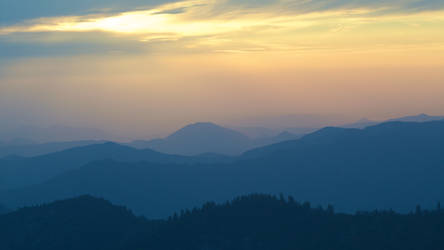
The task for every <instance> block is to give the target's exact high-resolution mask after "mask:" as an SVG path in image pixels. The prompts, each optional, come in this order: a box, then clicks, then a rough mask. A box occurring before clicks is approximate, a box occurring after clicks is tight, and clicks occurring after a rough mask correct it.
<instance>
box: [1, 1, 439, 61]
mask: <svg viewBox="0 0 444 250" xmlns="http://www.w3.org/2000/svg"><path fill="white" fill-rule="evenodd" d="M0 1H3V2H5V0H0ZM45 1H49V0H45ZM161 2H162V4H160V3H161ZM163 2H164V1H136V0H133V1H129V2H128V4H129V5H128V6H129V7H128V8H133V10H131V11H117V12H112V11H111V12H110V11H109V10H105V11H102V12H101V11H96V12H92V13H88V12H85V14H83V15H66V16H56V17H44V18H37V19H30V20H26V21H23V22H19V23H16V24H13V25H6V26H3V27H1V26H0V45H1V46H2V47H3V48H7V50H6V49H5V52H3V53H0V57H7V58H11V57H22V56H26V55H28V56H30V57H33V56H39V55H47V56H56V55H73V54H107V53H109V52H110V51H120V52H122V53H128V54H131V53H147V52H152V51H156V52H157V53H176V52H205V53H208V52H215V53H262V52H267V51H292V52H297V53H301V52H306V51H314V50H316V51H323V50H330V51H334V50H336V51H345V50H347V51H357V50H375V49H380V48H381V47H387V48H389V47H391V48H394V47H396V46H398V47H399V48H405V47H406V46H407V47H408V46H410V47H414V48H417V47H427V46H428V47H430V46H431V47H432V48H436V46H438V47H439V46H441V45H442V44H441V42H442V41H443V37H442V35H439V34H437V30H438V27H440V26H441V27H442V25H443V24H444V14H443V13H444V11H443V5H444V4H443V2H442V1H436V0H430V1H424V0H421V1H419V0H394V1H380V0H376V1H368V0H361V1H353V2H351V1H344V0H328V1H327V0H270V1H266V0H260V1H252V0H246V1H234V0H186V1H169V2H168V3H163ZM45 3H46V2H45ZM48 3H49V2H48ZM82 3H83V1H79V5H78V6H82ZM150 3H151V4H155V3H158V4H157V5H152V6H151V7H145V8H138V6H139V5H142V4H150ZM100 4H102V5H104V1H93V4H92V6H99V5H100ZM113 4H117V5H113ZM118 4H120V3H119V2H118V1H112V2H111V3H110V5H108V6H118ZM111 9H113V10H114V11H116V10H119V8H118V7H112V8H111ZM431 10H433V11H431ZM412 27H417V28H418V27H421V29H415V30H412V29H411V28H412ZM394 31H396V32H394ZM419 32H421V34H418V33H419ZM418 35H420V36H421V39H420V40H419V39H416V38H415V37H417V36H418ZM375 39H377V43H375V42H372V41H373V40H375ZM440 44H441V45H440Z"/></svg>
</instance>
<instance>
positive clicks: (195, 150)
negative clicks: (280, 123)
mask: <svg viewBox="0 0 444 250" xmlns="http://www.w3.org/2000/svg"><path fill="white" fill-rule="evenodd" d="M299 137H300V135H295V134H291V133H289V132H285V133H281V134H278V135H275V136H266V137H260V138H250V137H248V136H246V135H244V134H242V133H240V132H238V131H235V130H233V129H228V128H225V127H222V126H219V125H216V124H213V123H195V124H190V125H188V126H185V127H183V128H181V129H180V130H178V131H176V132H175V133H173V134H171V135H170V136H168V137H166V138H164V139H155V140H151V141H143V140H138V141H133V142H132V143H129V144H126V145H128V146H131V147H135V148H139V149H142V148H150V149H153V150H156V151H159V152H164V153H169V154H179V155H199V154H205V153H216V154H223V155H239V154H241V153H243V152H245V151H247V150H249V149H252V148H255V147H260V146H264V145H268V144H273V143H277V142H282V141H285V140H294V139H296V138H299Z"/></svg>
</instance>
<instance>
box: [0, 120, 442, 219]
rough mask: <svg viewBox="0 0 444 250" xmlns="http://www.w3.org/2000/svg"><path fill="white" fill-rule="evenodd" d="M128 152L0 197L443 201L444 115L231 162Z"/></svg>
mask: <svg viewBox="0 0 444 250" xmlns="http://www.w3.org/2000/svg"><path fill="white" fill-rule="evenodd" d="M108 146H112V147H113V148H114V147H116V152H114V153H113V155H116V154H117V151H118V150H120V146H117V145H114V144H110V145H108ZM126 150H128V149H126ZM86 152H90V150H86ZM90 154H94V153H93V152H90ZM77 157H78V158H82V156H81V155H77ZM127 157H128V158H126V160H128V159H132V162H126V163H122V162H117V161H115V160H118V161H122V160H121V159H117V158H114V160H106V161H96V162H90V163H89V164H87V165H84V166H82V167H80V168H78V167H79V165H80V164H79V165H76V167H75V168H74V169H71V171H65V172H63V173H61V174H60V175H57V176H54V177H53V178H51V179H49V180H47V181H45V182H43V183H39V184H38V183H37V184H36V185H34V186H32V187H23V188H19V189H14V190H4V191H2V192H1V193H0V197H3V200H2V201H0V202H3V203H4V204H5V205H7V206H8V207H10V208H17V207H21V206H25V205H32V204H38V203H42V202H50V201H53V200H57V199H63V198H67V197H74V196H78V195H82V194H93V195H96V196H99V197H104V198H106V199H108V200H111V201H112V202H114V203H116V204H125V205H127V206H128V207H129V208H131V209H132V210H133V211H134V212H136V213H137V214H144V215H147V216H149V217H151V218H162V217H165V216H167V215H168V214H171V213H173V212H174V211H177V210H178V209H181V208H192V207H194V206H196V205H198V204H202V203H203V202H205V201H207V200H210V199H211V200H215V201H223V200H227V199H231V198H232V197H234V196H236V195H239V194H245V193H253V192H265V193H280V192H284V193H287V194H291V195H293V196H295V197H296V198H297V199H298V200H310V201H312V202H314V203H315V204H326V203H331V204H334V205H335V206H336V207H337V209H338V210H339V211H345V212H347V211H348V212H350V211H355V210H372V209H375V208H383V209H390V208H392V209H395V210H397V211H406V210H407V209H411V208H412V207H414V206H415V205H416V204H418V203H419V204H421V205H423V206H424V207H431V206H434V205H435V203H436V202H437V201H440V200H444V195H443V193H442V190H443V189H444V184H443V182H442V178H443V177H444V168H443V164H444V121H433V122H423V123H412V122H388V123H382V124H379V125H376V126H371V127H367V128H365V129H346V128H335V127H329V128H324V129H321V130H319V131H317V132H315V133H312V134H309V135H306V136H304V137H303V138H301V139H298V140H293V141H286V142H282V143H278V144H274V145H270V146H265V147H262V148H257V149H254V150H251V151H248V152H246V153H245V154H243V155H241V156H239V157H234V158H231V159H230V161H228V162H220V161H218V160H217V159H216V160H215V161H213V162H207V163H201V164H187V165H184V164H182V162H181V161H182V160H183V159H181V160H177V159H176V160H175V161H173V160H168V161H167V160H165V159H164V160H163V161H158V163H153V160H152V159H151V162H134V159H135V158H134V156H132V155H131V157H130V154H128V155H127ZM176 157H177V156H176ZM62 158H63V157H62ZM122 159H124V160H125V157H122ZM139 159H140V160H147V159H148V160H149V158H145V159H143V158H139ZM193 160H194V159H193ZM159 162H160V163H159ZM42 166H43V165H42Z"/></svg>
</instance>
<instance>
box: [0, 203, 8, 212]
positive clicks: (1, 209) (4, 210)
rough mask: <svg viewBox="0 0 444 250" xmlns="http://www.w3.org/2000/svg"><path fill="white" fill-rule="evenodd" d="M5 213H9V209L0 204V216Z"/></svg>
mask: <svg viewBox="0 0 444 250" xmlns="http://www.w3.org/2000/svg"><path fill="white" fill-rule="evenodd" d="M7 212H9V209H7V208H6V207H5V206H3V205H2V204H0V214H5V213H7Z"/></svg>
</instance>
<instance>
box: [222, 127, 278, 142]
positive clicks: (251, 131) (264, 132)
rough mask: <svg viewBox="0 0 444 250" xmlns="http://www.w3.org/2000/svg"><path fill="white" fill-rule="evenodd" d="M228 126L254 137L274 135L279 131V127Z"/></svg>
mask: <svg viewBox="0 0 444 250" xmlns="http://www.w3.org/2000/svg"><path fill="white" fill-rule="evenodd" d="M230 128H231V129H233V130H236V131H238V132H240V133H242V134H244V135H246V136H248V137H250V138H254V139H258V138H265V137H274V136H276V135H278V134H279V133H281V130H280V129H271V128H265V127H254V126H249V127H230Z"/></svg>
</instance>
